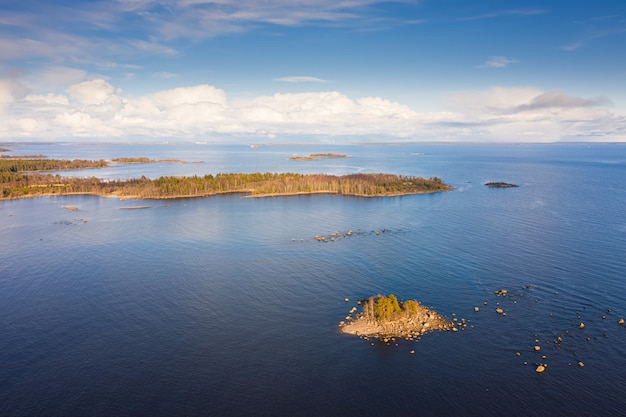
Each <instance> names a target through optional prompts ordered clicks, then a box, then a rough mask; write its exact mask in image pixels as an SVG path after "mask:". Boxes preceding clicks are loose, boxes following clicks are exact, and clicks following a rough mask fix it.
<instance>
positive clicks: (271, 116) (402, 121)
mask: <svg viewBox="0 0 626 417" xmlns="http://www.w3.org/2000/svg"><path fill="white" fill-rule="evenodd" d="M15 82H16V81H15V80H12V79H8V78H7V79H0V121H1V123H0V139H7V140H10V139H15V138H32V139H42V138H43V139H45V138H48V139H54V138H64V139H66V140H69V139H71V138H83V137H84V138H106V139H112V140H115V138H124V139H127V138H132V137H144V138H146V139H148V140H149V139H152V138H156V137H169V138H186V139H196V138H203V140H206V139H207V138H210V137H211V136H212V135H216V134H217V135H229V134H236V135H257V136H259V135H261V136H264V137H266V138H272V137H276V138H278V139H277V140H280V138H281V137H284V136H285V135H289V136H290V138H291V139H290V140H293V138H294V137H296V136H297V135H306V136H307V137H309V138H310V137H311V136H313V135H323V136H325V137H328V136H334V137H337V138H340V137H355V136H358V137H361V138H367V137H373V138H376V140H381V141H384V140H385V138H396V139H395V140H398V138H400V139H401V140H428V141H437V140H446V141H468V140H469V141H492V142H493V141H504V142H511V141H544V142H552V141H558V140H562V139H564V138H578V139H580V138H584V139H587V140H600V139H601V140H605V141H606V140H620V141H626V121H625V118H624V115H619V114H614V113H611V112H610V111H608V110H607V109H606V108H604V107H603V106H604V105H606V104H609V101H608V99H606V98H604V97H596V98H582V97H576V96H572V95H569V94H567V93H566V92H564V91H560V90H548V91H543V90H539V89H536V88H529V87H518V88H505V87H493V88H491V89H488V90H482V91H468V92H459V93H455V94H450V95H448V96H447V97H446V99H445V101H444V104H445V105H446V106H447V107H448V109H449V110H448V111H440V112H417V111H415V110H413V109H411V108H410V107H408V106H406V105H404V104H402V103H398V102H394V101H391V100H388V99H385V98H382V97H360V98H355V99H353V98H350V97H348V96H346V95H345V94H342V93H340V92H338V91H320V92H308V93H297V94H281V93H279V94H274V95H267V96H259V97H256V98H253V99H250V100H247V101H245V102H244V101H238V102H236V103H235V102H230V101H229V100H228V99H227V95H226V92H225V91H223V90H221V89H218V88H215V87H213V86H210V85H196V86H190V87H180V88H174V89H169V90H163V91H157V92H155V93H152V94H147V95H143V96H140V97H131V96H125V95H124V94H123V93H122V92H121V91H120V90H119V89H116V88H115V87H114V86H113V85H111V84H110V83H109V82H107V81H105V80H102V79H93V80H90V81H84V82H79V83H76V84H74V85H72V86H70V87H69V88H68V89H67V95H65V94H52V93H47V94H40V93H38V92H35V93H30V94H26V95H15V94H13V92H12V91H13V90H14V88H13V85H12V83H15ZM365 140H366V139H365Z"/></svg>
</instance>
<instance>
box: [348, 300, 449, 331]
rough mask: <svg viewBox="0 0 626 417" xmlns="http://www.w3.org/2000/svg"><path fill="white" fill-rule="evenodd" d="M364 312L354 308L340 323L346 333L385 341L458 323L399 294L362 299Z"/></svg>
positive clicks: (446, 328) (360, 303) (444, 328)
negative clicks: (402, 298)
mask: <svg viewBox="0 0 626 417" xmlns="http://www.w3.org/2000/svg"><path fill="white" fill-rule="evenodd" d="M359 305H360V306H361V307H362V308H363V311H362V312H360V313H357V308H356V307H353V308H352V310H350V314H355V316H354V317H353V316H351V315H348V316H346V319H345V320H344V321H341V322H340V323H339V327H340V329H341V332H342V333H346V334H351V335H354V336H359V337H373V338H376V339H379V340H382V341H384V342H387V341H388V340H389V339H390V338H405V339H408V340H413V339H414V338H417V337H419V336H421V335H423V334H425V333H428V332H431V331H437V330H456V327H455V326H454V323H453V322H451V321H449V320H447V319H446V318H445V317H443V316H442V315H440V314H439V313H437V312H436V311H435V310H432V309H429V308H426V307H424V306H423V305H421V304H420V303H419V302H418V301H415V300H407V301H404V302H399V301H398V299H397V298H396V296H395V295H393V294H391V295H389V297H385V296H383V295H377V296H373V297H370V298H368V299H366V300H361V301H359Z"/></svg>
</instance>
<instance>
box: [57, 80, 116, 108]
mask: <svg viewBox="0 0 626 417" xmlns="http://www.w3.org/2000/svg"><path fill="white" fill-rule="evenodd" d="M68 91H69V93H70V97H71V98H72V99H74V100H76V101H78V103H80V104H82V105H90V104H91V105H101V104H104V103H105V102H107V101H109V100H110V99H111V98H112V97H113V95H114V92H115V90H114V88H113V86H112V85H111V84H109V83H107V82H106V81H104V80H92V81H85V82H82V83H79V84H74V85H72V86H71V87H70V88H69V89H68Z"/></svg>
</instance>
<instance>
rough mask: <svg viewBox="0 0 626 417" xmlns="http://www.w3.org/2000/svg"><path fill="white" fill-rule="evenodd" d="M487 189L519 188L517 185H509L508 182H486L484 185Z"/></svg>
mask: <svg viewBox="0 0 626 417" xmlns="http://www.w3.org/2000/svg"><path fill="white" fill-rule="evenodd" d="M485 186H487V187H493V188H511V187H519V185H517V184H509V183H508V182H502V181H496V182H488V183H485Z"/></svg>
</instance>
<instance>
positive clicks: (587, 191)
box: [0, 143, 626, 417]
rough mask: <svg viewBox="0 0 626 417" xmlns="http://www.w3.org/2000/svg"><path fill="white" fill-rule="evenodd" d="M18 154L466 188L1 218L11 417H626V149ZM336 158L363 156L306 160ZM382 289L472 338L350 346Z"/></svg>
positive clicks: (20, 149)
mask: <svg viewBox="0 0 626 417" xmlns="http://www.w3.org/2000/svg"><path fill="white" fill-rule="evenodd" d="M3 146H4V147H8V148H9V149H10V150H11V151H10V152H4V153H3V154H8V155H37V154H40V155H46V156H48V157H49V158H65V159H111V158H118V157H148V158H152V159H180V160H182V161H185V163H181V162H158V163H153V164H141V165H139V164H137V165H135V164H133V165H112V166H110V167H107V168H102V169H86V170H79V171H71V172H62V173H60V174H62V175H74V176H85V177H98V178H103V179H126V178H134V177H140V176H142V175H145V176H146V177H149V178H157V177H159V176H162V175H181V176H182V175H185V176H188V175H205V174H217V173H226V172H298V173H326V174H334V175H345V174H354V173H378V172H383V173H392V174H400V175H411V176H420V177H435V176H437V177H439V178H441V179H442V180H443V181H444V182H446V183H448V184H450V185H452V186H453V187H454V190H453V191H450V192H444V193H437V194H428V195H408V196H401V197H379V198H359V197H346V196H338V195H299V196H289V197H271V198H245V196H244V195H241V194H230V195H222V196H214V197H205V198H186V199H174V200H133V199H129V200H119V199H116V198H104V197H98V196H86V195H80V196H65V197H39V198H28V199H20V200H12V201H0V415H2V416H243V415H249V416H360V417H365V416H380V415H385V416H483V417H488V416H498V417H499V416H624V415H626V328H625V327H624V326H621V325H619V324H618V321H619V319H620V318H623V317H626V144H599V143H593V144H591V143H562V144H498V145H493V144H490V145H488V144H466V145H463V144H419V143H418V144H401V145H380V144H369V145H367V144H365V145H363V144H361V145H356V144H355V145H337V144H310V145H296V144H289V145H287V144H286V145H273V146H265V145H261V146H258V147H250V146H249V145H248V144H243V143H240V144H211V143H186V144H177V143H159V144H77V143H64V144H11V145H3ZM328 152H331V153H340V154H345V155H349V156H350V158H342V159H321V160H316V161H302V160H299V161H294V160H290V159H289V158H290V157H292V156H307V155H309V154H311V153H328ZM490 181H504V182H509V183H513V184H516V185H518V187H514V188H490V187H487V186H485V183H487V182H490ZM63 206H71V207H75V208H76V209H77V210H75V211H72V210H68V209H66V208H64V207H63ZM137 207H143V208H137ZM349 231H352V234H351V235H348V232H349ZM337 232H339V233H337ZM315 236H319V237H322V236H323V237H327V239H326V242H324V241H318V240H316V239H315ZM331 237H333V238H334V240H332V239H330V238H331ZM502 289H506V290H507V296H499V295H497V294H496V292H498V291H500V290H502ZM377 294H384V295H388V294H395V295H396V296H397V297H398V298H399V299H404V300H406V299H415V300H418V301H419V302H420V303H422V304H423V305H425V306H428V307H432V308H433V309H435V310H436V311H437V312H439V313H440V314H442V315H444V316H446V317H448V318H449V319H450V320H455V321H456V322H457V323H465V324H466V326H465V327H462V328H463V329H464V330H459V331H457V332H452V331H446V332H434V333H429V334H426V335H424V336H423V337H422V338H421V339H420V340H419V341H407V340H403V339H397V340H390V341H389V342H388V343H385V342H383V341H378V340H372V339H367V340H365V339H363V338H358V337H354V336H348V335H345V334H342V333H341V332H340V329H339V322H340V321H342V320H345V317H346V316H347V315H348V312H349V310H350V309H351V308H352V307H358V304H357V302H358V300H359V299H363V298H367V297H370V296H372V295H377ZM496 309H502V313H500V314H499V313H497V312H496ZM476 310H477V311H476ZM581 324H582V325H581ZM535 346H538V347H539V348H540V350H536V348H535ZM538 365H544V366H545V371H544V372H542V373H538V372H536V368H537V367H538Z"/></svg>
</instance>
